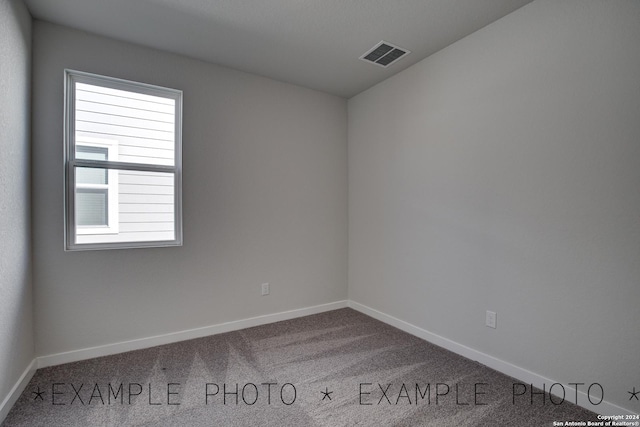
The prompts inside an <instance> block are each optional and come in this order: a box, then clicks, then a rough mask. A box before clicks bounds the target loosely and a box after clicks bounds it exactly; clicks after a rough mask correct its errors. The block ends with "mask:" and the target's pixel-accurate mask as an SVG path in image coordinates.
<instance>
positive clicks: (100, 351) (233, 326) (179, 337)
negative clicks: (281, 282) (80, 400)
mask: <svg viewBox="0 0 640 427" xmlns="http://www.w3.org/2000/svg"><path fill="white" fill-rule="evenodd" d="M345 307H348V301H346V300H344V301H336V302H332V303H328V304H321V305H316V306H313V307H305V308H300V309H297V310H290V311H284V312H280V313H274V314H267V315H264V316H257V317H251V318H249V319H242V320H236V321H232V322H225V323H220V324H217V325H211V326H204V327H201V328H195V329H189V330H186V331H179V332H172V333H168V334H162V335H156V336H153V337H148V338H140V339H136V340H131V341H123V342H119V343H113V344H106V345H101V346H97V347H90V348H83V349H80V350H73V351H67V352H64V353H57V354H51V355H46V356H40V357H38V358H37V366H38V368H44V367H47V366H54V365H61V364H63V363H70V362H77V361H79V360H86V359H92V358H94V357H102V356H109V355H112V354H117V353H124V352H126V351H132V350H141V349H144V348H149V347H155V346H157V345H164V344H172V343H175V342H179V341H186V340H190V339H194V338H202V337H206V336H209V335H215V334H221V333H224V332H231V331H237V330H239V329H244V328H251V327H253V326H260V325H265V324H268V323H273V322H279V321H282V320H289V319H294V318H296V317H302V316H309V315H311V314H317V313H322V312H325V311H330V310H337V309H339V308H345Z"/></svg>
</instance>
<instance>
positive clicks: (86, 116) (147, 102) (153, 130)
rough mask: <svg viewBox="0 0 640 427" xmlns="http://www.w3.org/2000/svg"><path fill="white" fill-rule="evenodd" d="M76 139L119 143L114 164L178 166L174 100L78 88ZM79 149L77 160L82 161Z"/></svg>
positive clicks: (90, 87)
mask: <svg viewBox="0 0 640 427" xmlns="http://www.w3.org/2000/svg"><path fill="white" fill-rule="evenodd" d="M75 96H76V111H75V129H76V135H75V136H76V139H78V140H79V139H81V138H83V137H89V138H108V139H110V140H114V141H116V145H117V153H118V154H117V156H115V157H113V158H111V157H109V160H110V161H118V162H131V163H143V164H156V165H163V166H173V165H174V164H175V155H174V151H175V108H176V103H175V100H174V99H171V98H163V97H158V96H151V95H145V94H140V93H136V92H129V91H124V90H118V89H111V88H106V87H102V86H95V85H91V84H86V83H77V84H76V91H75ZM79 149H80V147H77V148H76V158H87V157H84V156H83V157H80V155H79V151H78V150H79Z"/></svg>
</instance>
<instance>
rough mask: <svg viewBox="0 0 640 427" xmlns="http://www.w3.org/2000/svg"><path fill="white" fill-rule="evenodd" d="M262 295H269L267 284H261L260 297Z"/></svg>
mask: <svg viewBox="0 0 640 427" xmlns="http://www.w3.org/2000/svg"><path fill="white" fill-rule="evenodd" d="M264 295H269V284H268V283H263V284H262V296H264Z"/></svg>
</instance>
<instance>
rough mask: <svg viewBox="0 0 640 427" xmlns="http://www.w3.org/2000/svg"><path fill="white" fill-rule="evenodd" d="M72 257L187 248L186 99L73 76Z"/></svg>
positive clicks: (69, 128) (69, 113) (69, 105)
mask: <svg viewBox="0 0 640 427" xmlns="http://www.w3.org/2000/svg"><path fill="white" fill-rule="evenodd" d="M65 74H66V97H65V112H66V118H65V168H66V175H65V179H66V185H65V226H66V232H65V239H66V245H65V246H66V249H67V250H84V249H111V248H132V247H151V246H153V247H155V246H179V245H181V244H182V215H181V214H182V208H181V200H182V194H181V188H182V185H181V182H182V170H181V159H182V155H181V154H182V153H181V128H182V123H181V121H182V92H181V91H178V90H174V89H167V88H162V87H158V86H151V85H147V84H142V83H135V82H130V81H125V80H119V79H114V78H110V77H103V76H97V75H93V74H88V73H82V72H77V71H70V70H67V71H66V72H65Z"/></svg>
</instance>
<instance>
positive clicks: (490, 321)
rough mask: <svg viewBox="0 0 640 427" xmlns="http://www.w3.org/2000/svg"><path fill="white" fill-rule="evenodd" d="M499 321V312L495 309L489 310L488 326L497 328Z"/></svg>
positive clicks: (486, 322) (486, 320) (486, 321)
mask: <svg viewBox="0 0 640 427" xmlns="http://www.w3.org/2000/svg"><path fill="white" fill-rule="evenodd" d="M497 321H498V314H497V313H496V312H495V311H489V310H487V317H486V319H485V324H486V325H487V326H488V327H490V328H493V329H495V328H496V323H497Z"/></svg>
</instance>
